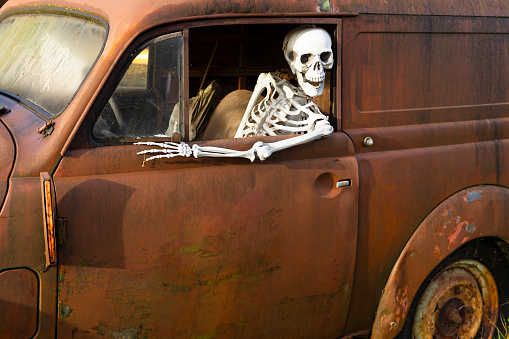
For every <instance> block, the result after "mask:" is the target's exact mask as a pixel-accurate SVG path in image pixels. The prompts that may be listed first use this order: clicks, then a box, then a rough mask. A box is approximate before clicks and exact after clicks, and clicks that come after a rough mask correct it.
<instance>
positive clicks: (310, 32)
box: [283, 26, 334, 97]
mask: <svg viewBox="0 0 509 339" xmlns="http://www.w3.org/2000/svg"><path fill="white" fill-rule="evenodd" d="M283 51H284V54H285V58H286V61H287V62H288V64H289V65H290V68H291V69H292V72H293V73H294V74H295V75H296V76H297V81H298V82H299V85H300V87H301V88H302V90H303V91H304V93H306V94H307V95H308V96H310V97H316V96H319V95H320V94H322V92H323V87H324V82H325V70H326V69H331V68H332V65H333V64H334V55H333V54H332V41H331V38H330V36H329V33H327V31H325V30H324V29H323V28H319V27H309V26H305V27H299V28H297V29H296V30H293V31H291V32H290V33H288V34H287V35H286V37H285V45H284V46H283Z"/></svg>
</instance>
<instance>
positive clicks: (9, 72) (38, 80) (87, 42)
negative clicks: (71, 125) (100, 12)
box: [0, 12, 107, 118]
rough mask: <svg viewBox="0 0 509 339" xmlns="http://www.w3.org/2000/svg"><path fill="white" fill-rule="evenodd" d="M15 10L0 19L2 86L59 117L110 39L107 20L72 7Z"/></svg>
mask: <svg viewBox="0 0 509 339" xmlns="http://www.w3.org/2000/svg"><path fill="white" fill-rule="evenodd" d="M62 14H65V15H61V14H60V13H59V14H53V13H52V14H41V13H37V14H16V15H12V16H8V17H6V18H5V19H4V20H2V21H1V22H0V74H2V76H1V77H0V90H4V91H7V92H10V93H12V94H15V95H17V96H20V97H22V98H23V99H25V100H27V101H29V102H31V103H33V104H35V105H37V106H39V107H40V108H42V109H43V110H44V111H45V112H47V113H48V117H49V118H51V117H55V116H57V115H58V114H59V113H61V112H62V111H63V110H64V109H65V108H66V107H67V105H68V104H69V102H70V101H71V99H72V98H73V96H74V94H75V93H76V91H77V90H78V88H79V87H80V85H81V83H82V82H83V80H84V79H85V77H86V76H87V74H88V72H89V71H90V69H91V68H92V66H93V65H94V63H95V60H96V59H97V57H98V55H99V53H100V52H101V50H102V47H103V44H104V42H105V40H106V36H107V30H106V27H105V25H104V24H103V23H102V22H100V21H98V20H95V19H93V18H89V17H87V16H84V15H78V14H76V13H72V14H73V16H69V15H67V14H69V12H62Z"/></svg>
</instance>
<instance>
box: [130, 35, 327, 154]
mask: <svg viewBox="0 0 509 339" xmlns="http://www.w3.org/2000/svg"><path fill="white" fill-rule="evenodd" d="M283 51H284V54H285V58H286V60H287V62H288V64H289V65H290V67H291V70H292V72H293V73H294V74H295V75H296V77H297V82H298V83H299V87H295V86H293V85H292V84H291V83H290V82H289V81H287V80H283V79H281V78H280V77H279V76H277V75H276V74H275V73H262V74H260V75H259V77H258V81H257V84H256V86H255V88H254V91H253V94H252V96H251V99H250V101H249V104H248V106H247V108H246V111H245V113H244V116H243V118H242V121H241V123H240V125H239V128H238V130H237V133H236V134H235V138H245V137H253V136H266V135H272V136H274V135H286V134H299V135H298V136H295V137H292V138H289V139H285V140H281V141H277V142H273V143H264V142H261V141H259V142H256V143H255V144H254V145H253V146H252V147H251V148H250V149H249V150H247V151H237V150H231V149H227V148H220V147H210V146H198V145H196V144H195V145H193V146H192V147H191V146H189V145H188V144H186V143H184V142H181V143H174V142H168V143H156V142H139V143H136V145H149V146H158V147H160V148H158V149H149V150H145V151H141V152H139V153H138V154H156V155H153V156H151V157H149V158H147V159H146V160H145V161H149V160H153V159H157V158H172V157H176V156H186V157H190V156H191V155H192V156H193V157H195V158H199V157H241V158H247V159H249V160H251V162H253V161H254V160H255V159H256V158H258V159H260V160H262V161H263V160H265V159H267V158H268V157H269V156H270V155H271V154H272V153H274V152H276V151H280V150H283V149H286V148H289V147H293V146H296V145H300V144H303V143H306V142H309V141H312V140H316V139H320V138H322V137H326V136H328V135H330V134H331V133H332V132H333V128H332V126H331V125H330V124H329V122H328V118H327V117H326V116H325V115H323V114H322V113H321V112H320V110H319V109H318V106H317V105H316V104H315V103H314V102H313V99H312V98H313V97H316V96H318V95H320V94H322V92H323V88H324V82H325V70H326V69H331V68H332V65H333V63H334V58H333V54H332V43H331V38H330V36H329V34H328V33H327V32H326V31H325V30H324V29H322V28H317V27H309V26H308V27H300V28H298V29H296V30H294V31H291V32H290V33H288V34H287V36H286V37H285V42H284V46H283ZM264 92H265V93H266V95H265V97H264V99H263V100H261V101H260V97H261V96H262V94H263V93H264ZM259 101H260V102H259Z"/></svg>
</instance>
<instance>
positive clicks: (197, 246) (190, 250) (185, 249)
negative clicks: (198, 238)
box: [178, 243, 203, 254]
mask: <svg viewBox="0 0 509 339" xmlns="http://www.w3.org/2000/svg"><path fill="white" fill-rule="evenodd" d="M202 245H203V244H198V243H195V244H193V245H191V246H187V247H183V248H181V249H179V250H178V254H191V253H196V252H200V251H201V250H202V249H201V248H202Z"/></svg>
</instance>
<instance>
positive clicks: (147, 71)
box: [92, 24, 337, 143]
mask: <svg viewBox="0 0 509 339" xmlns="http://www.w3.org/2000/svg"><path fill="white" fill-rule="evenodd" d="M298 26H301V25H294V24H293V25H292V24H232V25H218V26H207V27H198V28H191V29H189V39H188V41H189V46H187V48H188V51H189V55H188V60H185V56H183V57H182V54H183V53H179V51H183V50H185V46H184V45H183V44H184V40H185V39H183V37H182V34H180V33H175V34H169V35H168V36H163V37H160V38H156V39H154V40H152V41H151V42H148V43H146V44H145V45H143V46H141V47H140V48H139V49H138V50H137V55H136V57H135V58H134V60H130V65H129V66H128V67H126V68H125V73H124V74H123V76H122V79H121V81H120V83H118V86H116V89H115V91H114V92H113V94H112V95H111V97H110V98H109V99H108V101H107V103H106V105H105V106H104V108H103V109H102V112H101V114H100V116H99V118H98V120H97V121H96V122H95V124H94V127H93V132H92V138H93V139H94V140H95V141H96V142H98V143H119V142H120V143H123V142H132V141H133V140H140V139H143V140H146V139H152V138H156V139H158V140H163V139H164V138H172V137H174V136H175V135H174V133H178V136H177V138H176V139H177V140H178V139H180V138H181V139H183V140H211V139H226V138H231V137H233V135H234V134H235V131H236V129H237V128H238V125H239V123H240V121H241V119H242V116H243V115H244V112H245V109H246V107H247V103H248V101H249V99H250V97H251V93H252V92H251V91H252V90H253V89H254V87H255V85H256V81H257V79H258V75H259V74H260V73H268V72H277V74H278V75H279V76H280V77H281V78H287V79H291V78H293V75H292V74H291V71H290V67H289V65H288V63H287V62H286V60H285V58H284V55H283V51H282V46H283V41H284V37H285V35H286V34H287V33H288V32H289V31H290V30H292V29H294V28H296V27H298ZM320 27H323V28H324V29H326V30H327V31H328V32H329V34H330V36H331V37H334V33H335V32H334V28H335V26H334V25H328V26H327V25H320ZM166 37H167V38H166ZM332 40H333V41H334V39H333V38H332ZM333 50H334V51H335V50H336V48H335V46H333ZM336 62H337V58H336ZM185 65H188V68H187V69H186V70H184V67H185ZM333 72H334V68H333V70H331V71H327V72H326V82H325V89H324V91H323V94H322V95H321V96H319V97H316V98H315V99H314V101H315V103H316V104H317V105H318V107H319V109H320V111H321V112H322V113H323V114H325V115H330V114H331V111H332V105H331V103H332V100H331V93H333V91H331V87H333V86H334V85H333V84H332V81H331V79H334V75H333ZM186 81H188V83H187V85H188V90H189V104H188V105H189V106H188V107H189V111H190V113H189V114H190V118H189V120H190V126H191V127H190V128H189V133H188V134H189V135H187V133H186V131H187V127H186V125H185V119H184V109H183V107H182V106H183V105H181V103H182V102H184V101H183V97H184V93H185V86H184V85H185V84H186ZM290 81H292V80H290ZM295 84H296V82H295Z"/></svg>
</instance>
